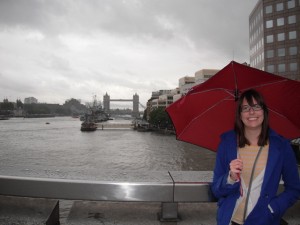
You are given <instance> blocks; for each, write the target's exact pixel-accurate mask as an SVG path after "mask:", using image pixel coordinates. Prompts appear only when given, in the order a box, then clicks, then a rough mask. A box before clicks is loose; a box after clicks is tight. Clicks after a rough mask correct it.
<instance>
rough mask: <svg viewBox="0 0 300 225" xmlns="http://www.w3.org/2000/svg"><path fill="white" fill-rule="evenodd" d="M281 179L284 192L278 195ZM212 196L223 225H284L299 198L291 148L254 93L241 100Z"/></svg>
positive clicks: (226, 138) (222, 147) (222, 150)
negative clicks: (290, 208) (281, 220)
mask: <svg viewBox="0 0 300 225" xmlns="http://www.w3.org/2000/svg"><path fill="white" fill-rule="evenodd" d="M280 179H282V180H283V181H284V186H285V189H284V191H283V192H282V193H280V194H277V190H278V186H279V182H280ZM248 189H250V191H249V192H248ZM212 191H213V193H214V195H215V196H216V197H217V198H218V213H217V222H218V225H223V224H224V225H236V224H244V225H260V224H261V225H268V224H270V225H279V224H280V218H281V217H282V216H283V215H284V213H285V211H286V210H287V209H288V208H289V207H290V206H292V205H293V204H294V203H295V202H296V201H297V200H298V198H299V196H300V181H299V174H298V169H297V165H296V159H295V155H294V153H293V150H292V148H291V145H290V142H289V141H288V140H286V139H285V138H283V137H281V136H280V135H278V134H277V133H275V131H273V130H272V129H270V128H269V125H268V108H267V106H266V105H265V102H264V100H263V97H262V96H261V94H260V93H258V92H257V91H255V90H253V89H251V90H247V91H245V92H243V93H242V94H241V96H240V98H239V100H238V103H237V110H236V118H235V129H234V130H232V131H229V132H226V133H224V134H223V135H222V136H221V143H220V144H219V147H218V151H217V158H216V164H215V169H214V177H213V183H212Z"/></svg>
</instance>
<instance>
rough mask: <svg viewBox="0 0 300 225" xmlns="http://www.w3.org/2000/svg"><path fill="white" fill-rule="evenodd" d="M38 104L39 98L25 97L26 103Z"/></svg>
mask: <svg viewBox="0 0 300 225" xmlns="http://www.w3.org/2000/svg"><path fill="white" fill-rule="evenodd" d="M34 103H35V104H36V103H38V100H37V99H36V98H35V97H28V98H25V99H24V104H34Z"/></svg>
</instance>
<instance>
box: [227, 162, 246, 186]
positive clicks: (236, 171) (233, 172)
mask: <svg viewBox="0 0 300 225" xmlns="http://www.w3.org/2000/svg"><path fill="white" fill-rule="evenodd" d="M229 166H230V172H229V173H230V178H231V179H232V180H234V181H239V180H240V174H241V172H242V170H243V161H242V160H241V159H234V160H232V161H231V162H230V164H229Z"/></svg>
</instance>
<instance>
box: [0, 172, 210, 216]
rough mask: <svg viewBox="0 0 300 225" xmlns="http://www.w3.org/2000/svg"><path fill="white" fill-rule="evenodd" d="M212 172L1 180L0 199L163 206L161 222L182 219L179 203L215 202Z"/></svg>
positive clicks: (2, 177) (10, 178) (12, 177)
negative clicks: (113, 177)
mask: <svg viewBox="0 0 300 225" xmlns="http://www.w3.org/2000/svg"><path fill="white" fill-rule="evenodd" d="M211 178H212V172H211V171H169V172H164V171H157V172H149V173H148V176H145V175H143V176H140V177H136V174H132V176H131V175H130V173H126V178H125V179H124V176H123V178H122V177H120V178H118V179H117V180H113V181H99V180H79V179H57V178H36V177H17V176H3V175H1V176H0V183H1V185H0V195H7V196H20V197H33V198H50V199H68V200H93V201H117V202H161V212H160V220H162V221H169V220H171V221H175V220H177V219H178V218H179V215H178V203H180V202H214V201H215V199H214V198H213V196H212V194H211V191H210V188H209V184H210V182H211Z"/></svg>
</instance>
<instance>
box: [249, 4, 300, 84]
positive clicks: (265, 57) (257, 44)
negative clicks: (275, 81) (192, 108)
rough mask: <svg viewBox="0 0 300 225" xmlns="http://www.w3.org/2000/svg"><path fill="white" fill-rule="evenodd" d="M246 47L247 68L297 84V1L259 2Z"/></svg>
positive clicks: (299, 74) (299, 32) (299, 42)
mask: <svg viewBox="0 0 300 225" xmlns="http://www.w3.org/2000/svg"><path fill="white" fill-rule="evenodd" d="M249 44H250V66H252V67H254V68H257V69H261V70H264V71H267V72H270V73H274V74H277V75H280V76H283V77H287V78H290V79H293V80H300V54H299V52H300V0H258V2H257V4H256V6H255V7H254V9H253V10H252V12H251V14H250V16H249Z"/></svg>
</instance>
